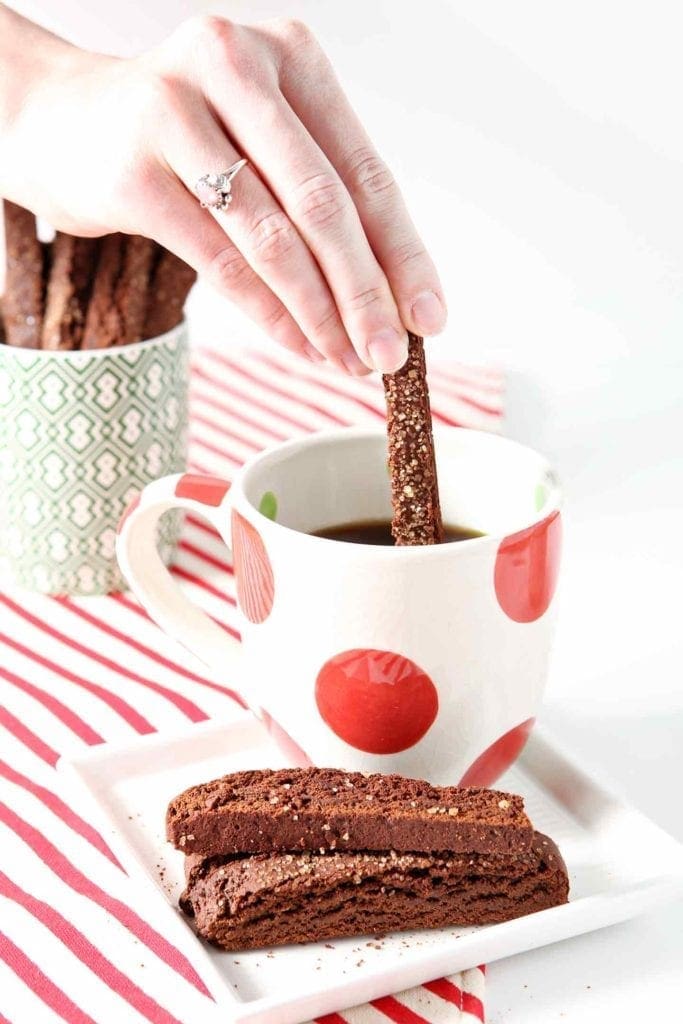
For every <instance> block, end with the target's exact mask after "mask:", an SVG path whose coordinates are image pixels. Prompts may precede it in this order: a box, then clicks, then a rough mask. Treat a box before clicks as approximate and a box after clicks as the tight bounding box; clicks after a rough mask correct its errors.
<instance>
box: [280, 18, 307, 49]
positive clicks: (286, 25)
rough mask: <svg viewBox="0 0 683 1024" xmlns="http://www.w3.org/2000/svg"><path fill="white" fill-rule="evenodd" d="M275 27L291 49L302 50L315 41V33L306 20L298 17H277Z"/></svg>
mask: <svg viewBox="0 0 683 1024" xmlns="http://www.w3.org/2000/svg"><path fill="white" fill-rule="evenodd" d="M273 28H274V29H275V32H276V34H277V35H278V36H279V37H280V39H281V40H282V41H283V42H284V43H285V45H286V46H287V47H288V48H289V49H290V50H300V49H303V48H304V47H306V46H310V44H311V43H312V42H313V41H314V36H313V33H312V32H311V30H310V28H309V27H308V25H307V24H306V23H305V22H304V21H300V20H299V19H298V18H277V19H276V20H275V22H274V23H273Z"/></svg>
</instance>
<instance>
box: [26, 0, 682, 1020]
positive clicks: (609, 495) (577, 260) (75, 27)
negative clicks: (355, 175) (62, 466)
mask: <svg viewBox="0 0 683 1024" xmlns="http://www.w3.org/2000/svg"><path fill="white" fill-rule="evenodd" d="M15 6H16V7H17V8H19V9H21V10H23V11H25V12H26V13H28V14H31V15H32V16H34V17H35V18H36V19H37V20H41V21H43V23H45V24H48V25H49V26H50V27H52V28H55V29H56V30H58V31H62V32H63V33H65V34H68V35H70V36H71V37H72V38H74V39H75V40H77V41H80V42H82V43H84V44H90V45H93V46H98V47H100V48H103V49H104V48H108V49H110V50H112V51H118V52H133V51H135V49H136V48H139V47H142V46H145V45H149V44H151V43H153V42H154V41H156V40H157V39H160V38H161V37H163V35H164V34H165V33H166V31H167V30H168V29H169V28H171V27H172V25H173V24H175V23H176V22H178V21H180V20H181V19H182V18H183V17H185V16H187V15H189V14H191V13H193V12H195V11H197V10H199V9H209V8H210V9H212V10H216V11H220V12H221V13H224V14H226V15H228V16H230V17H233V18H235V19H236V20H258V19H259V18H261V17H266V16H271V15H273V14H290V15H292V16H296V17H299V18H302V19H304V20H306V21H308V22H309V23H310V24H311V25H312V26H313V27H314V28H315V30H316V31H317V32H318V34H319V36H320V38H321V39H322V40H323V42H324V44H325V45H326V47H327V49H328V51H329V52H330V54H331V56H332V58H333V60H334V62H335V63H336V66H337V68H338V70H339V74H340V76H341V78H342V80H343V82H344V84H345V85H346V87H347V88H348V90H349V91H350V93H351V95H352V98H353V100H354V102H355V105H356V107H357V109H358V111H359V112H360V113H361V115H362V117H363V119H364V120H365V122H366V124H367V125H368V127H369V128H370V130H371V132H372V134H373V135H374V137H375V139H376V141H377V145H378V147H379V148H380V150H381V151H382V153H383V154H384V156H385V157H386V158H387V159H388V160H389V162H390V163H391V164H392V166H393V167H394V168H395V170H396V172H397V174H398V176H399V178H400V180H401V182H402V184H403V186H404V188H405V191H406V193H407V194H408V196H409V199H410V203H411V207H412V210H413V213H414V216H415V218H416V220H417V221H418V223H419V225H420V227H421V230H422V231H423V234H424V236H425V239H426V240H427V241H428V243H429V245H430V247H431V249H432V251H433V253H434V255H435V257H436V259H437V262H438V265H439V267H440V270H441V273H442V277H443V280H444V283H445V286H446V290H447V295H448V299H449V302H450V309H451V318H450V325H449V328H448V331H447V334H446V336H445V337H444V338H443V339H442V340H441V341H440V342H438V343H437V344H435V345H434V350H435V351H439V352H444V353H445V352H452V353H453V355H456V356H457V357H459V358H465V359H471V360H474V361H485V362H488V361H496V362H499V363H501V364H502V365H504V366H505V367H507V368H508V369H509V371H510V374H511V388H510V420H509V428H508V429H509V433H511V434H512V435H513V436H515V437H517V438H519V439H521V440H524V441H527V442H529V443H532V444H535V445H536V446H537V447H539V448H541V449H543V450H544V451H545V452H547V453H548V454H549V455H551V457H552V458H553V459H554V460H555V462H556V464H557V466H558V468H559V470H560V472H561V475H562V476H563V478H564V481H565V483H566V488H567V493H568V509H567V529H566V547H565V551H566V554H565V563H564V578H563V582H562V591H561V602H562V605H561V621H560V627H559V633H558V639H557V647H556V656H555V659H554V665H553V670H552V676H551V680H550V684H549V687H548V693H547V701H546V707H545V711H544V715H543V719H544V721H545V722H546V723H547V724H548V725H550V726H552V727H553V729H554V730H555V731H556V733H557V735H558V736H559V737H560V739H562V740H563V741H564V742H566V743H567V744H568V745H570V746H571V747H572V749H573V750H574V751H578V752H579V753H580V754H581V755H582V756H585V758H586V762H587V763H590V764H594V765H596V766H597V767H598V768H599V769H600V771H601V772H602V773H603V774H604V775H605V776H606V777H607V778H609V779H611V781H612V784H613V787H614V788H615V789H616V790H617V791H619V792H620V793H621V794H623V795H624V796H626V797H627V798H628V799H630V800H631V801H632V802H633V803H635V804H636V805H637V806H638V807H640V808H641V809H642V810H643V811H645V812H646V813H647V814H649V815H650V816H651V817H652V818H654V820H655V821H657V822H658V823H659V824H661V825H662V826H664V827H665V828H666V829H668V830H669V831H670V832H671V833H672V834H674V835H675V836H677V837H678V838H679V839H681V840H683V801H682V800H681V799H680V796H679V795H678V794H677V791H676V789H675V788H674V787H675V785H676V783H677V782H678V780H680V778H681V776H682V770H683V689H682V687H681V640H680V635H681V606H682V602H681V571H682V569H683V558H682V553H683V552H682V549H683V541H682V539H681V537H682V532H683V530H682V528H683V516H682V513H683V443H682V441H681V438H682V437H683V398H682V396H683V356H682V355H681V351H682V347H683V346H682V344H681V342H682V339H683V297H682V292H683V217H682V213H681V211H682V210H683V119H682V118H681V98H682V97H683V62H681V60H680V38H681V29H682V28H683V15H682V14H681V13H680V5H678V4H677V3H673V2H672V3H661V2H653V3H650V4H641V5H625V4H623V3H618V2H616V0H615V2H606V0H602V2H601V0H597V2H596V0H590V2H589V0H575V2H574V3H572V4H570V5H567V4H565V5H558V4H548V3H546V2H543V0H535V2H534V0H518V2H516V3H514V4H512V3H509V0H489V2H487V3H486V4H476V3H473V2H469V3H465V2H456V0H452V2H448V0H425V2H423V3H421V4H415V3H408V2H406V0H394V2H391V0H344V2H342V0H291V2H289V3H277V2H274V0H271V2H266V0H233V2H230V0H224V2H222V3H214V4H209V3H205V4H202V3H199V2H195V3H192V2H184V0H146V2H145V3H144V4H139V3H138V2H133V0H118V2H117V3H116V4H110V3H108V2H107V0H89V3H88V4H87V5H84V4H81V3H79V2H78V0H60V3H59V4H54V3H52V2H51V0H33V2H23V3H19V2H17V3H16V4H15ZM143 8H144V9H143ZM191 319H192V326H193V328H194V332H195V336H201V337H204V338H207V337H208V336H211V337H223V336H224V337H225V340H226V343H229V342H230V340H231V338H235V337H239V338H241V339H242V338H244V337H248V336H250V334H251V333H253V331H252V328H250V327H249V326H248V325H246V324H245V322H244V321H243V320H242V319H241V318H240V317H239V316H238V315H237V314H235V313H234V311H232V310H231V309H230V308H229V307H227V306H226V305H225V303H223V302H222V301H221V300H219V299H218V298H217V297H216V296H214V295H212V294H210V293H209V292H208V290H204V289H202V288H198V289H197V290H196V293H195V295H194V296H193V300H192V316H191ZM681 935H683V903H678V904H676V905H673V906H670V907H667V908H665V909H663V910H660V911H658V912H656V913H651V914H649V915H648V916H646V917H642V918H639V919H637V920H635V921H632V922H629V923H627V924H623V925H619V926H617V927H614V928H611V929H609V930H606V931H602V932H598V933H596V934H593V935H590V936H584V937H581V938H578V939H574V940H572V941H569V942H564V943H561V944H558V945H556V946H553V947H549V948H546V949H541V950H537V951H536V952H532V953H526V954H523V955H520V956H517V957H514V958H511V959H509V960H506V961H503V962H500V963H496V964H493V965H491V966H490V969H489V972H488V977H489V982H490V983H489V986H488V994H487V1004H488V1014H489V1021H490V1022H491V1024H522V1022H524V1024H549V1022H551V1021H555V1020H558V1021H559V1020H563V1021H568V1022H573V1021H580V1022H582V1024H592V1022H595V1024H597V1022H600V1024H603V1022H604V1021H606V1020H609V1021H619V1022H623V1024H631V1022H632V1024H636V1022H639V1024H641V1022H643V1021H655V1020H657V1019H659V1018H661V1019H666V1020H672V1019H674V1017H675V1015H676V1011H675V1010H674V1008H675V1007H680V1006H681V1004H682V1003H683V956H682V955H681V949H682V942H681Z"/></svg>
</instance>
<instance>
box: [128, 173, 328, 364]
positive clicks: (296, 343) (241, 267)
mask: <svg viewBox="0 0 683 1024" xmlns="http://www.w3.org/2000/svg"><path fill="white" fill-rule="evenodd" d="M156 192H157V193H158V195H157V196H156V197H155V202H154V204H153V205H152V206H150V211H154V212H153V213H150V217H149V218H148V223H149V226H150V234H151V235H153V237H154V238H156V239H157V241H159V242H160V243H161V244H162V245H163V246H165V247H166V248H167V249H170V250H171V252H174V253H176V255H177V256H180V258H181V259H183V260H185V262H186V263H189V264H190V266H192V267H194V268H195V270H196V271H197V273H199V274H201V275H202V276H203V277H204V278H205V279H206V280H207V281H208V282H209V284H212V285H213V286H214V287H215V288H217V289H218V290H219V291H220V292H222V294H224V295H226V296H227V297H228V298H229V299H230V300H231V301H232V302H234V303H235V305H237V306H239V307H240V308H241V309H242V310H243V311H244V312H245V313H246V315H247V316H249V317H250V318H251V319H252V320H254V321H255V322H256V323H257V324H258V325H259V327H261V328H262V329H263V330H264V331H265V332H266V333H267V334H268V335H269V336H270V337H272V338H273V340H274V341H276V342H278V343H279V344H280V345H282V346H283V347H284V348H286V349H289V350H290V351H291V352H295V353H297V354H299V355H302V356H305V357H306V358H308V359H310V360H311V361H313V362H318V361H319V360H320V359H321V357H320V355H319V354H318V353H317V351H316V349H314V348H313V346H311V345H310V344H309V342H308V340H307V339H306V336H305V334H304V333H303V331H302V330H301V328H300V327H299V325H298V324H297V323H296V321H295V320H294V319H293V317H292V316H291V314H290V313H289V311H288V310H287V309H286V308H285V306H284V305H283V304H282V302H281V301H280V300H279V299H278V298H277V296H276V295H274V294H273V292H272V291H271V290H270V288H268V286H267V285H266V284H265V283H264V282H263V281H262V280H261V279H260V278H259V276H258V274H256V272H255V271H254V270H253V269H252V268H251V267H250V266H249V264H248V263H247V261H246V260H245V259H244V257H243V256H242V254H241V253H240V252H239V250H238V249H237V248H236V247H235V246H234V245H233V243H232V242H231V241H230V239H229V238H228V237H227V236H226V235H225V233H224V232H223V231H222V230H221V229H220V227H219V226H218V224H216V222H215V221H214V219H213V217H211V215H210V214H209V213H207V212H206V211H205V210H202V209H201V207H200V206H199V203H198V202H197V200H196V199H194V198H193V197H192V196H191V195H189V194H188V192H186V190H185V189H184V188H183V186H182V185H181V184H180V182H179V181H178V180H177V178H175V177H174V176H172V175H171V174H170V173H168V174H167V176H166V178H165V179H164V180H162V181H161V182H159V183H157V184H156Z"/></svg>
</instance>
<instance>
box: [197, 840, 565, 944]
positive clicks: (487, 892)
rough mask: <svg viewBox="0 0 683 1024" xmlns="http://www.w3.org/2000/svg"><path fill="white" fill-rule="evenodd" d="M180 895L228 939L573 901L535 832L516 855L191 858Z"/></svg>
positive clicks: (331, 931)
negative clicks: (522, 849)
mask: <svg viewBox="0 0 683 1024" xmlns="http://www.w3.org/2000/svg"><path fill="white" fill-rule="evenodd" d="M187 876H188V879H187V888H186V890H185V892H184V894H183V896H182V898H181V907H182V909H183V910H184V911H185V913H187V914H189V915H191V916H193V917H194V919H195V924H196V926H197V930H198V931H199V932H200V934H201V935H203V936H204V938H206V939H208V940H209V941H210V942H213V943H215V944H217V945H219V946H222V947H223V948H225V949H253V948H257V947H259V946H276V945H283V944H287V943H301V942H314V941H315V942H318V941H324V940H326V939H332V938H338V937H341V936H348V935H358V934H378V933H379V934H384V933H386V932H396V931H406V930H411V929H416V928H443V927H447V926H459V925H481V924H496V923H498V922H501V921H509V920H511V919H512V918H515V917H520V916H522V915H524V914H530V913H534V912H535V911H538V910H545V909H546V908H548V907H553V906H557V905H558V904H561V903H566V901H567V895H568V880H567V870H566V867H565V864H564V861H563V860H562V857H561V855H560V852H559V850H558V849H557V847H556V846H555V844H554V843H553V842H552V840H550V839H548V837H547V836H544V835H542V834H541V833H538V832H537V833H535V834H534V836H533V840H532V844H531V848H530V849H529V851H528V852H527V853H525V854H521V855H520V856H518V857H516V858H510V857H504V856H501V855H491V856H485V855H476V854H475V855H473V856H465V855H453V854H424V853H396V852H395V851H393V850H392V851H390V852H387V853H330V854H321V853H310V852H307V853H294V854H261V855H257V856H253V857H241V858H234V857H233V858H215V859H213V860H208V861H201V860H198V859H197V858H188V870H187Z"/></svg>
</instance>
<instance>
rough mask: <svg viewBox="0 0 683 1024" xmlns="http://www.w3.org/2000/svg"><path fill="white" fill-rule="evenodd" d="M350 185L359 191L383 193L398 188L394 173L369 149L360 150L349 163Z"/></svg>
mask: <svg viewBox="0 0 683 1024" xmlns="http://www.w3.org/2000/svg"><path fill="white" fill-rule="evenodd" d="M348 178H349V185H350V187H351V188H352V189H353V190H354V191H357V192H364V193H366V194H367V195H381V194H382V193H383V192H391V191H394V190H395V189H396V181H395V179H394V176H393V174H392V173H391V171H390V170H389V168H388V167H387V165H386V164H385V163H384V161H383V160H382V159H381V158H380V157H379V156H377V154H376V153H373V152H372V151H370V150H367V149H361V150H358V152H357V153H356V154H354V156H353V157H352V159H351V161H350V163H349V171H348Z"/></svg>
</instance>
